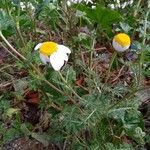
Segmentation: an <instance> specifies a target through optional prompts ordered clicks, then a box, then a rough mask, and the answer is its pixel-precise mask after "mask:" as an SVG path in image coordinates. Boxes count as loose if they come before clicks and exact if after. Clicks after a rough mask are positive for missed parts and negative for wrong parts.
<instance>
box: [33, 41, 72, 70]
mask: <svg viewBox="0 0 150 150" xmlns="http://www.w3.org/2000/svg"><path fill="white" fill-rule="evenodd" d="M38 49H39V53H40V58H41V61H42V62H43V63H44V64H47V63H49V62H50V63H51V65H52V67H53V68H54V70H56V71H58V70H60V69H61V68H62V66H63V65H64V63H65V62H67V61H68V54H70V53H71V50H70V49H69V48H68V47H66V46H64V45H59V44H57V43H55V42H50V41H48V42H43V43H39V44H38V45H36V46H35V48H34V50H38Z"/></svg>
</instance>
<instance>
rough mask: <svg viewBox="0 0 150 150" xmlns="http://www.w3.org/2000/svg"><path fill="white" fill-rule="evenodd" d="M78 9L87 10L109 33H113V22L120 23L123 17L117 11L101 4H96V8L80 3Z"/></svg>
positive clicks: (92, 18) (90, 16) (88, 15)
mask: <svg viewBox="0 0 150 150" xmlns="http://www.w3.org/2000/svg"><path fill="white" fill-rule="evenodd" d="M78 9H79V10H81V11H83V12H85V13H86V16H87V17H88V18H90V19H91V20H92V21H93V22H95V23H97V24H98V25H99V26H100V27H101V28H102V29H103V30H105V32H106V33H107V34H110V33H112V31H111V29H112V25H113V23H118V22H119V21H121V19H122V18H121V15H120V14H119V13H118V12H117V11H114V10H110V9H107V8H105V7H101V6H96V8H94V9H92V8H90V7H87V6H85V5H79V7H78Z"/></svg>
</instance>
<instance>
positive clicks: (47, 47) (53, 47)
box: [40, 42, 58, 56]
mask: <svg viewBox="0 0 150 150" xmlns="http://www.w3.org/2000/svg"><path fill="white" fill-rule="evenodd" d="M57 46H58V45H57V43H55V42H44V43H42V45H41V47H40V53H41V54H43V55H46V56H50V55H51V54H52V53H54V52H56V51H57Z"/></svg>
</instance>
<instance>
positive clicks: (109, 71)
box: [105, 51, 117, 82]
mask: <svg viewBox="0 0 150 150" xmlns="http://www.w3.org/2000/svg"><path fill="white" fill-rule="evenodd" d="M116 56H117V52H116V51H115V52H114V53H113V55H112V58H111V60H110V65H109V68H108V71H107V77H106V81H105V82H107V81H108V79H109V77H110V73H111V68H112V65H113V63H114V60H115V58H116Z"/></svg>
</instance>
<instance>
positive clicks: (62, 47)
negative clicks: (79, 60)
mask: <svg viewBox="0 0 150 150" xmlns="http://www.w3.org/2000/svg"><path fill="white" fill-rule="evenodd" d="M58 50H61V51H62V52H64V53H68V54H70V53H71V50H70V49H69V48H68V47H66V46H64V45H58Z"/></svg>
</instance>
